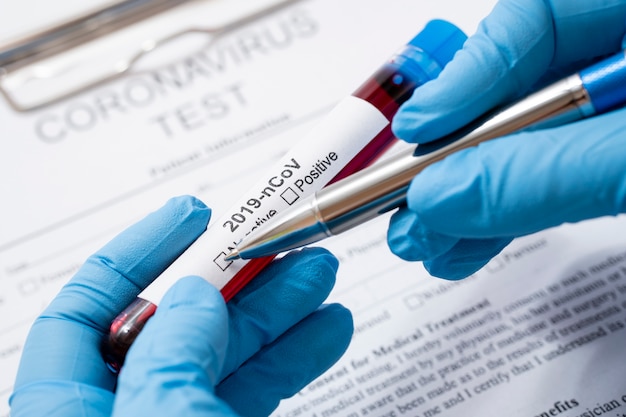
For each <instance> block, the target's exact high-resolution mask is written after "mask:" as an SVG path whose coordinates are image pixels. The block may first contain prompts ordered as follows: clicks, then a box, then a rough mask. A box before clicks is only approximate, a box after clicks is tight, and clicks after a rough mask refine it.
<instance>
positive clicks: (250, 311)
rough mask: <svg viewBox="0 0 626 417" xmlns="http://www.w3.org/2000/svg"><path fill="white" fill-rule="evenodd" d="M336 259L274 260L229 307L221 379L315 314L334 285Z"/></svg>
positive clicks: (321, 254)
mask: <svg viewBox="0 0 626 417" xmlns="http://www.w3.org/2000/svg"><path fill="white" fill-rule="evenodd" d="M338 265H339V264H338V261H337V259H336V258H335V257H334V256H333V255H332V254H331V253H330V252H328V251H327V250H325V249H321V248H305V249H302V250H299V251H292V252H290V253H288V254H287V255H286V256H284V257H283V258H281V259H278V260H275V261H273V262H272V263H271V264H270V265H268V267H266V268H265V269H264V270H263V271H262V272H261V273H260V274H259V275H258V276H257V277H255V278H254V280H252V281H251V282H250V283H249V284H248V285H247V286H246V287H245V288H244V289H243V290H242V291H240V292H239V293H238V294H237V295H236V296H235V297H233V299H232V300H231V301H229V302H228V310H229V316H230V318H231V320H230V339H231V346H232V348H231V349H229V351H228V355H227V358H226V362H225V365H224V370H223V373H222V377H224V376H226V375H228V374H229V373H231V372H233V371H234V370H235V369H237V368H238V367H239V366H240V365H241V364H242V363H243V362H245V361H246V360H247V359H248V358H249V357H251V356H252V355H253V354H254V353H256V352H257V351H259V349H261V347H262V346H264V345H267V344H269V343H271V342H273V341H274V340H275V339H276V338H277V337H278V336H280V335H281V334H283V333H284V332H285V331H286V330H287V329H289V328H290V327H291V326H293V325H294V324H295V323H297V322H299V321H300V320H302V319H303V318H304V317H306V316H308V315H309V314H310V313H311V312H313V311H315V309H317V308H318V307H319V306H320V304H321V303H322V302H323V301H324V300H325V299H326V297H327V296H328V294H329V293H330V290H331V289H332V288H333V286H334V284H335V274H336V272H337V268H338Z"/></svg>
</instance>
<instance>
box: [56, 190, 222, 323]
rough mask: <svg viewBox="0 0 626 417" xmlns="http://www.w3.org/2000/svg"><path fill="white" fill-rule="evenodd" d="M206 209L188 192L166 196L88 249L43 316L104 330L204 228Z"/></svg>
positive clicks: (207, 209) (207, 214) (206, 216)
mask: <svg viewBox="0 0 626 417" xmlns="http://www.w3.org/2000/svg"><path fill="white" fill-rule="evenodd" d="M210 215H211V210H210V209H209V208H208V207H206V206H205V205H204V203H202V202H201V201H200V200H198V199H196V198H194V197H190V196H183V197H177V198H172V199H170V200H169V201H168V202H167V204H165V206H163V207H162V208H160V209H159V210H157V211H155V212H153V213H151V214H149V215H148V216H147V217H145V218H144V219H143V220H141V221H140V222H138V223H136V224H134V225H132V226H130V227H129V228H128V229H126V230H125V231H123V232H122V233H120V234H119V235H118V236H117V237H115V238H114V239H113V240H111V241H110V242H109V243H108V244H106V245H105V246H104V247H103V248H101V249H100V250H99V251H97V252H96V253H95V254H93V255H91V256H90V257H89V258H88V259H87V261H86V262H85V264H84V265H83V266H82V267H81V269H80V270H79V271H78V272H77V273H76V275H75V276H74V277H73V278H72V280H71V281H70V282H69V283H68V284H67V285H66V286H65V287H64V288H63V290H62V291H61V293H60V294H59V295H58V296H57V297H56V298H55V299H54V301H53V302H52V303H51V305H50V307H49V308H48V309H47V310H46V313H45V316H46V317H56V316H62V317H64V318H66V319H70V320H73V321H77V322H80V323H84V324H86V325H89V326H91V327H94V328H96V329H98V330H108V328H109V325H110V324H111V321H112V320H113V318H114V317H115V316H116V315H117V314H118V313H119V312H120V311H122V310H123V309H124V308H125V307H126V306H127V305H128V304H129V303H130V302H131V301H132V300H134V298H135V297H136V296H137V294H139V292H141V290H143V289H144V288H145V287H146V286H148V284H150V282H152V281H153V280H154V279H155V278H156V277H157V276H158V275H159V274H161V273H162V272H163V271H164V270H165V269H166V268H167V266H168V265H169V264H170V263H172V262H173V261H174V260H175V259H176V258H177V257H178V256H179V255H180V254H181V253H182V252H183V251H184V250H185V249H186V248H187V247H188V246H189V245H190V244H191V243H193V241H194V240H195V239H196V238H197V237H198V236H199V235H200V234H201V233H202V232H204V230H205V229H206V225H207V223H208V221H209V218H210Z"/></svg>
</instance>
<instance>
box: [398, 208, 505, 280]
mask: <svg viewBox="0 0 626 417" xmlns="http://www.w3.org/2000/svg"><path fill="white" fill-rule="evenodd" d="M511 240H512V239H510V238H496V239H462V238H458V237H453V236H448V235H445V234H441V233H438V232H435V231H433V230H431V229H430V228H429V227H427V226H426V225H425V224H424V223H422V222H421V221H420V218H419V216H418V215H417V214H416V213H414V212H412V211H411V210H409V209H407V208H403V209H400V210H398V212H396V213H394V214H393V216H391V221H390V225H389V230H388V232H387V242H388V244H389V248H390V249H391V251H392V252H393V253H394V254H395V255H397V256H399V257H400V258H402V259H404V260H406V261H424V267H425V268H426V270H427V271H428V272H429V273H430V274H431V275H432V276H435V277H439V278H445V279H450V280H457V279H461V278H465V277H468V276H470V275H471V274H473V273H475V272H476V271H478V270H479V269H480V268H482V267H483V266H485V265H486V264H487V262H489V260H491V258H493V257H494V256H495V255H497V254H498V253H500V251H501V250H502V249H504V248H505V247H506V246H507V245H508V244H509V243H510V242H511Z"/></svg>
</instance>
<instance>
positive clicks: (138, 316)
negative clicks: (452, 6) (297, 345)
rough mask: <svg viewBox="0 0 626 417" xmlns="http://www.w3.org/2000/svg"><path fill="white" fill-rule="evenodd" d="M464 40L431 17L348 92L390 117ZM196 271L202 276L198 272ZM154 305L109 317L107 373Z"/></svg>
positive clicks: (384, 133)
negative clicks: (404, 43)
mask: <svg viewBox="0 0 626 417" xmlns="http://www.w3.org/2000/svg"><path fill="white" fill-rule="evenodd" d="M466 39H467V38H466V36H465V34H464V33H463V32H462V31H461V30H460V29H459V28H457V27H456V26H455V25H453V24H451V23H449V22H447V21H444V20H432V21H430V22H428V23H427V24H426V26H425V27H424V29H423V30H422V31H421V32H420V33H418V34H417V35H416V36H415V37H414V38H413V39H412V40H411V41H410V42H409V43H408V44H406V45H405V46H403V47H402V48H400V50H399V51H397V52H396V53H395V54H394V55H392V56H391V57H390V58H389V60H388V61H387V62H385V63H384V64H383V65H382V66H381V67H380V68H379V69H378V70H377V71H376V72H375V73H374V74H373V75H372V76H370V78H368V79H367V80H366V81H365V82H364V83H363V84H362V85H361V86H360V87H359V88H358V89H357V90H356V91H355V92H354V93H353V94H352V96H353V97H357V98H359V99H362V100H365V101H367V102H368V103H370V104H371V105H372V106H374V107H376V108H377V109H378V110H379V111H380V112H381V113H382V114H383V115H384V116H385V117H386V118H387V120H389V121H391V119H392V118H393V115H394V114H395V113H396V111H397V110H398V108H399V107H400V105H401V104H402V103H403V102H405V101H406V100H408V99H409V97H410V96H411V94H412V93H413V91H414V90H415V89H416V88H417V87H419V86H421V85H423V84H424V83H426V82H427V81H430V80H432V79H434V78H436V77H437V76H438V75H439V73H440V72H441V70H442V69H443V67H444V66H445V65H446V64H447V63H448V62H449V61H450V60H451V59H452V57H453V56H454V54H455V53H456V51H458V50H459V49H460V48H461V47H462V46H463V43H464V42H465V40H466ZM346 123H350V120H346ZM395 140H396V139H395V137H394V135H393V133H392V132H391V124H390V123H389V124H388V125H387V126H386V127H385V128H384V129H382V130H381V131H380V133H378V134H377V135H376V136H375V137H374V138H372V139H371V140H369V141H368V142H367V144H366V145H365V146H364V147H363V148H362V149H361V151H359V152H358V153H357V154H356V155H355V156H354V157H353V158H352V159H351V160H350V161H349V162H348V163H347V164H346V165H345V166H344V167H343V168H342V169H341V170H340V171H339V172H338V173H337V174H336V175H335V176H334V177H333V178H332V180H331V181H330V182H329V183H331V182H335V181H337V180H339V179H342V178H345V177H346V176H348V175H350V174H353V173H355V172H357V171H359V170H361V169H363V168H365V167H366V166H368V165H370V164H371V163H372V162H374V161H375V160H376V158H378V157H379V156H381V155H382V154H383V153H384V152H385V151H386V150H387V149H388V148H389V147H390V146H391V145H392V144H393V143H394V141H395ZM183 256H184V255H183ZM181 257H182V256H181ZM272 259H273V256H268V257H264V258H257V259H253V260H250V261H248V263H247V264H246V265H245V266H244V267H243V268H242V269H241V270H240V271H239V272H238V273H237V274H236V275H235V276H234V277H233V278H232V279H231V280H230V281H229V282H228V283H227V284H226V285H225V286H224V287H223V288H222V289H221V292H222V295H223V296H224V299H225V300H226V301H228V300H230V299H231V298H232V297H233V296H234V295H235V294H236V293H237V292H238V291H239V290H240V289H241V288H243V287H244V286H245V284H247V283H248V282H249V281H250V280H251V279H252V278H253V277H254V276H255V275H256V274H257V273H258V272H260V271H261V270H262V269H263V268H264V267H265V266H266V265H267V264H268V263H269V262H271V260H272ZM197 274H198V275H202V271H198V273H197ZM156 308H157V306H156V305H155V304H154V303H152V302H150V301H148V300H145V299H143V298H140V297H138V298H136V299H135V300H134V301H133V302H132V303H131V304H130V305H129V306H128V307H127V308H126V309H124V311H122V312H121V313H120V314H119V315H118V316H117V317H116V318H115V319H114V320H113V322H112V324H111V328H110V331H109V334H108V335H107V336H106V337H105V339H104V340H103V342H102V354H103V357H104V360H105V361H106V363H107V365H108V367H109V369H111V370H112V371H113V372H119V370H120V369H121V367H122V365H123V363H124V358H125V356H126V352H127V351H128V349H129V348H130V346H131V344H132V343H133V341H134V340H135V338H136V337H137V335H138V334H139V332H141V329H142V328H143V327H144V325H145V324H146V322H147V321H148V319H149V318H150V317H151V316H152V315H153V314H154V312H155V311H156Z"/></svg>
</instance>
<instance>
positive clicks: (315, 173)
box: [102, 20, 466, 372]
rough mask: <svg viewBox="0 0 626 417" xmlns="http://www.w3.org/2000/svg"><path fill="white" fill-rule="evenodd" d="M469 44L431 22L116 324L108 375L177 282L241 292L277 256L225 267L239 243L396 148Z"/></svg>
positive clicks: (106, 351)
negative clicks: (398, 131) (412, 103)
mask: <svg viewBox="0 0 626 417" xmlns="http://www.w3.org/2000/svg"><path fill="white" fill-rule="evenodd" d="M465 39H466V36H465V35H464V34H463V33H462V32H461V31H460V30H459V29H458V28H457V27H456V26H454V25H452V24H451V23H448V22H446V21H443V20H433V21H431V22H429V23H428V24H427V25H426V26H425V27H424V29H423V30H422V31H421V32H420V33H418V34H417V36H415V37H414V38H413V39H412V40H411V41H410V42H409V43H408V44H407V45H405V46H404V47H402V48H401V49H400V50H399V51H398V52H397V53H396V54H395V55H393V56H392V57H391V58H390V59H389V60H388V61H387V62H386V63H385V64H384V65H383V66H382V67H381V68H379V69H378V70H377V71H376V72H375V73H374V74H373V75H372V76H371V77H370V78H369V79H367V80H366V81H365V82H364V83H363V84H362V85H361V86H360V87H359V88H358V89H357V90H356V91H355V92H354V93H353V94H352V95H350V96H348V97H346V98H345V99H343V100H342V101H340V103H339V104H338V105H337V106H335V108H334V109H333V110H331V112H330V113H329V114H328V115H326V117H324V118H323V119H322V121H321V122H320V123H318V124H317V125H316V126H315V127H314V128H313V129H312V130H311V131H310V132H309V134H308V135H307V136H306V137H305V138H304V139H303V140H301V142H300V143H299V144H298V145H297V146H296V147H294V148H292V149H290V150H289V152H288V153H287V155H285V156H284V157H283V158H282V159H281V162H279V163H278V164H277V165H276V166H274V167H273V168H272V169H271V170H270V171H269V174H268V176H267V177H262V178H260V181H259V183H258V184H256V185H255V186H254V187H252V189H251V190H249V191H248V192H247V193H246V194H244V195H243V198H241V200H239V201H238V202H237V204H235V205H234V206H233V207H232V208H231V209H229V210H228V211H227V212H226V213H225V215H224V216H223V217H222V218H220V219H218V220H217V221H216V222H213V223H212V225H211V226H209V229H207V231H206V232H204V233H203V234H202V235H201V236H200V237H199V238H198V239H197V240H196V241H195V242H194V243H193V244H192V245H191V246H190V247H189V248H188V249H187V250H186V251H185V253H183V254H182V255H181V256H180V257H179V258H178V259H177V260H176V261H174V263H173V264H172V265H170V267H169V268H168V269H167V270H166V271H164V272H163V274H161V276H159V277H158V278H157V279H156V280H155V281H154V282H153V283H152V284H150V286H148V288H146V289H145V290H144V291H143V292H142V293H141V294H139V297H137V298H136V299H135V300H134V301H133V302H132V303H131V304H130V305H129V306H128V307H127V308H126V309H125V310H124V311H123V312H122V313H120V314H119V315H118V316H117V317H116V318H115V319H114V320H113V322H112V324H111V326H110V331H109V334H108V335H107V336H106V338H105V339H104V340H103V344H102V351H103V356H104V358H105V361H106V363H107V365H108V366H109V368H110V369H111V370H113V371H114V372H117V371H119V369H120V368H121V366H122V364H123V362H124V358H125V355H126V352H127V350H128V349H129V348H130V345H131V344H132V343H133V341H134V339H135V338H136V337H137V335H138V334H139V332H140V331H141V329H142V328H143V326H144V325H145V323H146V322H147V321H148V319H149V318H150V317H151V316H152V315H153V314H154V312H155V311H156V309H157V305H158V302H159V301H160V298H161V297H162V296H163V294H164V293H165V291H166V290H167V289H168V288H169V286H171V285H172V284H173V283H174V282H175V281H176V280H178V279H179V278H180V277H182V276H186V275H200V276H203V277H204V278H205V279H207V281H209V282H211V284H213V285H214V286H215V287H216V288H218V289H220V291H221V292H222V295H223V296H224V299H225V300H226V301H228V300H229V299H231V298H232V297H233V296H234V295H235V294H236V293H237V292H238V291H239V290H240V289H241V288H243V287H244V286H245V285H246V284H247V283H248V282H249V281H250V280H251V279H252V278H253V277H254V276H255V275H256V274H257V273H258V272H259V271H260V270H262V269H263V268H264V267H265V266H266V265H267V264H268V263H269V262H270V261H271V260H272V259H273V256H268V257H263V258H258V259H254V260H253V261H250V262H244V261H238V262H234V261H233V260H230V259H225V256H226V254H228V253H229V252H230V251H232V250H233V249H234V247H235V244H236V242H238V241H240V240H241V238H242V237H243V236H245V235H246V234H248V233H250V232H252V231H254V230H256V229H257V228H259V227H260V225H262V224H265V223H266V222H267V221H269V219H270V218H271V217H274V216H275V215H278V214H279V213H281V212H282V211H284V210H286V209H287V208H288V207H289V206H290V205H291V204H294V203H295V202H296V201H299V200H301V199H304V198H306V197H307V196H309V195H311V194H313V193H314V192H315V191H317V190H319V189H321V188H322V187H323V186H324V185H326V184H328V183H330V182H332V181H336V180H338V179H340V178H344V177H346V176H348V175H350V174H352V173H354V172H356V171H358V170H360V169H362V168H364V167H365V166H367V165H368V164H370V163H371V162H372V161H374V160H375V159H376V158H377V157H378V156H380V155H381V154H382V153H383V152H384V151H385V150H386V149H388V148H389V147H390V146H391V144H392V143H393V142H394V141H395V138H394V136H393V134H392V132H391V128H390V120H391V118H392V117H393V115H394V114H395V112H396V111H397V109H398V108H399V106H400V104H401V103H402V102H404V101H406V100H407V99H408V98H409V97H410V95H411V94H412V92H413V91H414V90H415V88H417V87H418V86H420V85H422V84H424V83H425V82H427V81H429V80H431V79H433V78H435V77H437V75H438V74H439V73H440V71H441V70H442V69H443V67H444V66H445V64H446V63H447V62H448V61H450V60H451V59H452V57H453V55H454V53H455V52H456V51H457V50H459V49H460V48H461V46H462V45H463V43H464V42H465ZM355 120H356V122H355Z"/></svg>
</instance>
